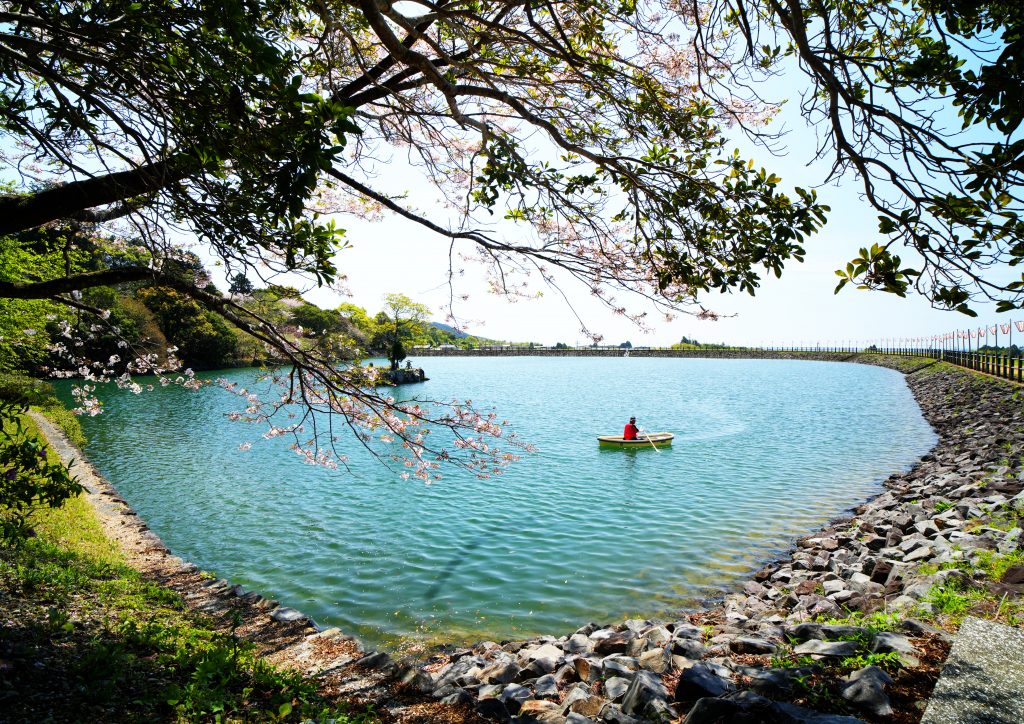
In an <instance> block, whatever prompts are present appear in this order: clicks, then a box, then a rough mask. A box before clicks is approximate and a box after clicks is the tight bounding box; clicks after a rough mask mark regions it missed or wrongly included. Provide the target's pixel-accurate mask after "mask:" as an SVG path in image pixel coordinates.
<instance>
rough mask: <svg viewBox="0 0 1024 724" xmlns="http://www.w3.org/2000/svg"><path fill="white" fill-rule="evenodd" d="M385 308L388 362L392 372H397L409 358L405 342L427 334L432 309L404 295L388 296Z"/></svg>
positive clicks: (386, 296)
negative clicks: (401, 364)
mask: <svg viewBox="0 0 1024 724" xmlns="http://www.w3.org/2000/svg"><path fill="white" fill-rule="evenodd" d="M384 308H385V311H384V312H383V314H384V315H385V318H386V319H387V323H386V324H387V330H386V332H385V333H384V334H385V336H386V338H387V340H388V345H387V350H388V362H389V363H390V364H391V369H392V370H397V369H398V364H399V362H401V361H402V360H404V359H405V358H406V356H407V355H406V352H405V345H404V342H407V341H410V340H412V339H413V338H414V337H416V336H418V335H422V334H423V333H424V332H425V328H426V325H427V320H429V319H430V307H428V306H426V305H425V304H420V303H419V302H414V301H413V300H411V299H409V297H407V296H405V295H404V294H386V295H385V296H384Z"/></svg>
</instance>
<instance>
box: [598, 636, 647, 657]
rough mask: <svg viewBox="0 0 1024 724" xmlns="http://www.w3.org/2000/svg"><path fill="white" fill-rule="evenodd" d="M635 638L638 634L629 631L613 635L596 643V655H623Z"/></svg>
mask: <svg viewBox="0 0 1024 724" xmlns="http://www.w3.org/2000/svg"><path fill="white" fill-rule="evenodd" d="M592 638H593V637H592ZM635 638H636V634H634V633H633V632H632V631H629V630H626V631H621V632H618V633H613V634H611V635H610V636H606V637H604V638H600V639H597V640H596V641H594V653H596V654H599V655H601V656H608V655H609V654H623V653H625V652H626V650H627V649H628V648H629V645H630V643H631V642H632V641H633V639H635Z"/></svg>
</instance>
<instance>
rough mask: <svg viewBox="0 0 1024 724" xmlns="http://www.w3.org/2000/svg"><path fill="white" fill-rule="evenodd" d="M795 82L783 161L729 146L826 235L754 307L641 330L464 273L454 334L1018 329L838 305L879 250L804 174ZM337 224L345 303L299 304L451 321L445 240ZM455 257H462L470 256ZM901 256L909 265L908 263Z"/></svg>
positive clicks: (816, 167) (625, 336) (416, 190)
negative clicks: (860, 255) (405, 310)
mask: <svg viewBox="0 0 1024 724" xmlns="http://www.w3.org/2000/svg"><path fill="white" fill-rule="evenodd" d="M798 82H799V81H798V80H796V79H793V76H792V74H791V76H790V78H783V79H782V80H781V81H777V83H778V84H779V90H778V91H777V92H776V95H785V96H788V97H790V98H791V101H790V102H789V103H788V104H786V105H785V106H783V109H782V112H781V113H780V114H779V116H778V117H777V119H776V124H775V126H774V127H773V129H774V130H779V129H780V128H784V129H788V133H787V135H786V136H785V138H784V140H783V145H784V146H785V147H786V148H787V155H785V156H782V157H778V156H772V155H771V154H770V153H769V152H768V151H767V150H765V149H763V148H755V147H754V146H753V145H752V144H750V143H749V142H747V141H746V140H745V139H743V138H742V137H739V136H737V138H736V144H735V145H736V147H738V148H740V149H741V153H743V154H744V155H745V156H746V157H748V158H750V157H752V158H754V159H755V162H756V163H757V165H759V166H764V167H765V168H766V169H768V170H769V171H770V172H774V173H776V174H777V175H779V176H781V177H782V179H783V181H782V184H781V188H783V189H790V190H791V189H792V187H794V186H802V187H804V188H816V189H817V191H818V195H819V199H820V200H821V201H822V202H823V203H826V204H828V205H830V206H831V207H832V211H831V213H830V215H829V220H828V223H827V225H826V226H825V228H824V229H823V230H822V231H821V232H819V233H818V234H816V235H815V236H813V237H811V238H810V239H808V240H806V243H805V249H806V259H805V262H804V263H803V264H799V263H796V262H790V263H789V265H788V266H787V267H786V268H785V270H784V272H783V275H782V278H781V279H775V278H774V276H771V277H765V278H764V279H763V283H762V286H761V288H760V290H759V291H758V292H757V296H756V297H750V296H748V295H746V294H745V293H743V294H738V293H734V294H725V295H722V294H719V293H717V292H716V293H714V294H711V295H708V296H705V297H703V298H702V300H701V301H702V302H703V304H704V305H705V306H706V307H707V308H709V309H711V310H712V311H714V312H716V313H718V314H719V315H721V316H720V318H719V319H718V320H698V319H696V318H695V317H693V316H689V315H681V316H679V317H677V318H676V319H675V320H673V321H666V320H665V319H664V318H663V315H661V314H660V313H658V312H656V311H655V310H653V309H651V314H650V317H649V321H648V325H649V327H650V329H647V330H643V329H640V328H638V327H637V326H636V325H634V324H633V323H631V322H630V321H628V320H626V319H624V318H622V317H619V316H616V315H615V314H614V313H613V312H611V311H610V310H608V309H607V308H605V307H604V306H603V305H601V304H600V303H598V302H597V301H596V300H594V299H593V298H591V296H590V294H589V292H588V290H586V289H585V288H583V287H581V286H580V285H579V284H577V283H573V282H572V281H566V282H565V284H564V286H563V291H565V292H566V294H567V296H568V297H569V300H570V302H571V304H572V307H570V305H569V304H567V303H566V301H565V300H563V299H562V298H561V296H560V295H559V293H558V292H556V291H554V290H545V291H544V293H543V296H540V297H537V298H533V299H516V300H509V299H507V298H505V297H502V296H497V295H494V294H492V293H490V292H488V291H487V285H486V281H485V276H486V275H485V271H484V270H483V269H481V268H473V267H472V266H470V267H468V268H467V271H466V274H465V275H464V276H463V277H461V278H459V279H458V280H457V282H456V288H455V293H456V294H466V295H468V300H467V301H462V302H457V303H456V305H455V307H454V312H455V316H456V318H457V321H458V326H460V327H461V328H462V329H464V330H465V331H467V332H470V333H473V334H478V335H481V336H485V337H490V338H493V339H500V340H509V341H519V342H530V341H532V342H538V343H542V344H550V345H553V344H555V343H557V342H564V343H567V344H570V345H572V344H589V342H590V340H589V339H588V338H587V336H586V335H585V334H584V333H583V332H582V330H581V327H582V326H583V324H585V325H586V327H587V328H588V329H589V330H591V331H593V332H596V333H598V334H600V335H602V337H603V342H602V343H604V344H619V343H621V342H624V341H629V342H631V343H632V344H633V345H634V346H640V345H647V346H667V345H670V344H673V343H676V342H678V341H680V339H681V338H682V337H684V336H685V337H689V338H691V339H696V340H699V341H701V342H724V343H729V344H737V345H801V346H805V345H813V344H863V345H867V344H871V343H876V342H878V341H879V340H883V339H886V338H900V337H917V336H925V335H932V334H938V333H942V332H947V331H952V330H954V329H967V328H971V327H976V326H977V325H978V324H981V323H984V322H988V323H990V324H991V323H994V322H996V321H1003V322H1006V321H1009V319H1011V318H1013V319H1018V318H1020V319H1024V314H1021V313H1018V314H1017V315H1016V316H1014V315H1006V314H1003V315H996V314H995V312H994V310H993V308H992V307H991V306H989V307H983V306H982V307H976V309H977V311H978V312H979V314H980V317H979V319H977V320H972V319H970V318H968V317H966V316H964V315H962V314H959V313H955V312H948V311H940V310H935V309H932V308H931V306H930V304H929V303H928V302H927V300H925V299H923V298H921V297H917V296H910V297H908V298H906V299H901V298H899V297H896V296H895V295H891V294H884V293H881V292H868V291H862V290H857V289H855V288H852V287H847V288H846V289H844V290H843V291H842V292H840V293H839V294H838V295H835V294H834V293H833V290H834V288H835V285H836V283H837V281H838V278H837V277H836V276H835V273H834V272H835V270H836V269H838V268H840V267H843V266H845V265H846V262H847V261H849V260H850V259H852V258H853V257H854V256H856V254H857V250H858V249H859V248H861V247H863V246H870V245H871V244H872V243H875V242H880V241H882V240H883V239H882V237H881V236H880V235H879V234H878V233H877V214H876V212H874V211H873V210H872V209H870V208H869V207H868V205H867V203H866V202H864V201H863V200H862V199H861V198H860V197H859V194H858V190H857V182H856V180H855V179H853V178H852V177H851V178H846V179H843V180H842V182H841V183H840V184H838V185H829V186H820V185H819V184H820V183H821V181H822V180H823V179H824V178H825V177H826V175H827V171H828V167H827V165H826V164H825V163H822V162H818V163H813V164H812V163H809V162H810V161H811V160H812V159H813V156H814V151H815V147H814V142H815V135H814V133H813V132H812V131H809V130H808V128H807V126H806V124H805V122H804V120H803V119H802V118H801V117H800V115H799V109H798V100H797V97H796V87H797V83H798ZM730 150H731V149H730ZM377 170H378V173H379V181H380V183H379V185H380V186H382V187H384V186H386V187H391V188H394V187H395V184H397V187H398V188H401V185H402V184H403V183H409V184H410V187H409V189H408V190H409V194H410V199H411V200H412V202H413V203H415V204H416V205H417V206H419V207H420V208H427V209H430V208H431V207H430V204H431V201H430V200H429V196H428V194H429V189H427V187H425V186H423V187H418V186H416V183H417V182H416V181H415V180H414V179H412V178H409V180H408V181H407V180H406V178H405V176H406V175H408V171H409V169H408V167H407V166H405V165H404V164H393V165H392V166H390V167H389V166H383V167H379V168H378V169H377ZM337 223H338V225H339V226H341V227H343V228H345V229H346V231H347V234H346V238H347V239H348V241H349V243H350V244H351V246H350V248H347V249H345V250H342V251H341V252H340V253H339V255H338V257H337V258H336V263H337V265H338V267H339V269H340V270H341V271H342V272H343V273H344V274H345V275H346V276H347V286H348V288H349V289H350V291H351V297H349V298H343V297H340V296H338V295H336V294H333V293H332V292H330V291H327V290H324V289H314V290H311V291H310V292H308V293H307V294H306V295H305V296H306V297H307V298H308V299H309V300H310V301H312V302H314V303H316V304H319V305H320V306H323V307H333V306H336V305H337V304H339V303H341V302H343V301H348V302H351V303H354V304H357V305H359V306H361V307H364V308H366V309H367V310H368V311H369V312H371V314H372V313H375V312H377V311H379V310H380V309H381V308H382V307H383V297H384V295H385V294H387V293H389V292H400V293H403V294H406V295H407V296H409V297H410V298H412V299H413V300H415V301H417V302H421V303H423V304H426V305H427V306H428V307H430V308H431V310H432V311H433V313H434V316H433V318H434V319H435V320H436V321H448V320H446V318H445V312H444V311H442V308H443V307H444V306H445V305H446V304H447V303H448V301H449V294H450V291H449V287H448V284H447V271H448V266H449V245H450V240H449V239H446V238H444V237H440V236H436V235H433V234H432V233H431V232H429V231H427V230H426V229H424V228H422V227H420V226H418V225H415V224H413V223H412V222H409V221H406V220H403V219H399V218H387V219H385V220H381V221H376V222H369V221H363V220H359V219H353V218H352V217H348V216H345V217H339V218H338V219H337ZM462 249H463V250H466V251H468V247H462ZM458 250H459V247H456V252H458ZM898 253H899V252H898ZM901 255H902V256H903V257H904V259H905V260H906V258H907V254H901ZM542 289H543V288H542ZM619 301H621V302H624V303H627V304H628V305H629V306H630V307H631V308H633V309H640V310H644V309H648V307H645V306H644V305H643V303H642V302H641V300H639V299H637V300H630V299H629V298H628V296H627V295H625V294H623V295H620V297H619ZM577 315H578V316H579V317H580V318H581V319H582V323H583V324H581V321H580V319H577Z"/></svg>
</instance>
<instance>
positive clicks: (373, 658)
mask: <svg viewBox="0 0 1024 724" xmlns="http://www.w3.org/2000/svg"><path fill="white" fill-rule="evenodd" d="M390 661H391V657H390V656H388V655H387V654H386V653H384V652H383V651H372V652H370V653H368V654H367V655H366V656H364V657H362V658H361V659H357V660H356V662H355V666H360V667H362V668H364V669H380V668H382V667H384V666H385V665H387V664H388V662H390Z"/></svg>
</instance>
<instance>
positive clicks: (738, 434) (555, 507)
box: [65, 357, 936, 646]
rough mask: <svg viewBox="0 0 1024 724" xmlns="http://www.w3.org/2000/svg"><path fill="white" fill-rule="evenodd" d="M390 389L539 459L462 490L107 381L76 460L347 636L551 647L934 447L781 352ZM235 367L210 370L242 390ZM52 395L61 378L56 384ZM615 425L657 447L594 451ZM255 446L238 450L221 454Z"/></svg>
mask: <svg viewBox="0 0 1024 724" xmlns="http://www.w3.org/2000/svg"><path fill="white" fill-rule="evenodd" d="M423 366H424V367H425V369H426V372H427V375H428V376H429V377H430V378H431V379H430V381H429V382H426V383H424V384H421V385H416V386H407V387H406V388H404V389H402V390H399V392H398V394H400V395H403V396H407V395H412V394H415V395H417V396H423V397H425V398H433V399H454V398H458V399H472V400H473V401H474V403H476V404H477V405H480V406H491V405H493V406H495V407H496V408H497V410H498V412H499V416H500V418H504V419H508V420H509V421H510V422H511V427H512V428H513V429H514V430H515V431H517V432H518V433H519V434H520V435H521V436H522V437H523V438H524V439H525V440H527V441H529V442H531V443H533V444H534V445H536V446H537V448H538V452H536V453H533V454H529V455H526V456H524V458H523V460H522V461H520V462H519V463H516V464H515V465H514V466H513V467H512V468H510V469H509V470H508V471H507V472H506V473H505V474H504V475H502V476H500V477H495V478H491V479H487V480H480V479H477V478H475V477H473V476H472V475H471V474H468V473H465V472H463V471H460V470H455V469H452V470H448V471H444V470H442V472H445V477H444V479H443V480H442V481H440V482H437V483H435V484H433V485H431V486H426V485H424V484H423V483H421V482H418V481H415V480H402V479H400V477H399V472H400V470H391V469H389V468H387V467H385V466H384V465H382V464H381V463H380V462H378V461H377V460H376V459H374V458H373V457H372V456H370V455H369V454H367V453H365V452H364V451H362V449H361V447H360V446H359V445H358V444H355V443H354V441H351V440H349V441H345V442H344V444H345V445H347V447H348V448H350V449H349V450H347V451H346V452H348V453H349V455H350V461H351V462H350V470H349V471H348V472H345V471H330V470H327V469H323V468H318V467H311V466H308V465H305V464H303V463H302V462H301V460H300V459H299V458H298V456H296V455H295V454H294V453H292V452H289V451H288V450H287V449H286V447H287V441H286V440H285V439H284V438H279V439H276V440H271V441H263V440H260V439H259V436H260V433H262V429H259V428H255V427H252V426H248V425H246V424H244V423H238V422H230V421H228V419H227V417H226V415H227V413H229V412H231V411H235V410H238V409H239V408H240V407H241V405H240V400H239V399H238V398H237V397H235V396H233V395H231V394H228V393H226V392H224V391H223V390H220V389H219V388H217V387H216V386H211V387H208V388H206V389H204V390H203V391H201V392H198V393H196V392H189V391H186V390H181V389H178V388H174V387H170V388H164V389H157V390H156V391H154V392H152V393H144V394H142V395H139V396H135V395H132V394H130V393H127V392H124V391H119V390H116V389H112V390H109V391H107V392H106V393H105V394H104V395H102V399H104V401H105V407H106V412H105V413H104V414H103V415H100V416H99V417H96V418H86V419H83V420H82V423H83V427H84V428H85V432H86V434H87V435H88V437H89V445H88V447H87V450H86V452H87V454H88V456H89V458H90V459H91V460H92V461H93V462H94V464H95V465H96V467H97V468H98V469H99V470H100V471H101V472H102V473H103V474H104V475H105V476H106V477H107V478H108V479H109V480H110V481H111V482H112V483H113V484H114V485H115V486H116V487H117V488H118V490H119V491H120V492H121V493H122V495H124V497H125V498H126V499H127V500H128V501H129V503H131V505H132V506H133V507H134V508H135V510H136V511H138V513H139V514H140V515H141V516H142V517H143V518H145V520H146V521H147V522H148V523H149V525H150V527H151V528H152V529H153V531H154V532H156V533H157V534H158V535H159V536H160V537H161V538H162V539H163V540H164V541H165V542H166V544H167V545H168V546H169V547H170V548H171V550H172V551H173V552H174V553H176V554H178V555H180V556H182V557H184V558H186V559H188V560H190V561H193V562H195V563H197V564H198V565H199V566H200V567H202V568H204V569H206V570H209V571H211V572H214V573H216V574H217V575H218V576H221V577H224V578H228V579H229V580H231V581H232V582H234V583H242V584H244V585H245V586H246V587H247V588H252V589H255V590H257V591H259V592H260V593H262V594H263V595H265V596H267V597H270V598H275V599H277V600H279V601H281V602H282V604H284V605H287V606H292V607H294V608H298V609H299V610H301V611H303V612H304V613H307V614H308V615H310V616H312V617H313V618H314V619H315V620H316V621H317V622H318V623H320V624H322V625H335V626H339V627H341V628H342V629H343V630H345V631H346V632H350V633H354V634H357V635H359V636H360V637H361V638H363V639H364V640H365V641H367V642H368V643H369V644H371V645H384V646H388V645H395V644H397V643H398V642H399V641H401V640H403V639H410V638H411V639H429V640H436V639H442V640H447V641H453V642H467V641H473V640H480V639H485V638H486V639H496V640H497V639H503V638H510V637H525V636H529V635H534V634H540V633H550V634H554V635H561V634H564V633H567V632H570V631H572V630H574V629H575V628H576V627H578V626H579V625H581V624H583V623H585V622H587V621H599V622H611V621H615V620H618V619H621V618H623V617H626V616H640V617H650V616H656V615H658V614H664V615H671V614H672V612H678V611H680V610H686V609H688V608H692V607H694V606H695V605H697V603H698V602H699V601H700V600H702V599H704V598H706V597H709V596H715V595H720V594H721V593H722V592H724V591H727V590H729V588H730V587H731V586H734V585H735V584H736V583H737V581H738V580H740V579H741V578H742V577H744V576H746V575H749V573H750V572H751V571H752V570H754V569H755V568H756V567H758V566H759V565H760V564H761V563H762V562H764V561H765V560H766V559H768V558H770V557H772V556H774V555H777V554H778V553H779V552H781V551H784V550H785V549H786V548H787V547H788V546H789V545H790V544H791V543H792V541H793V540H794V539H795V538H796V537H798V536H800V535H802V534H805V533H808V532H810V531H813V530H814V529H816V528H817V527H819V526H821V525H822V524H823V523H825V522H827V521H828V520H829V519H831V518H833V517H835V516H836V515H838V514H841V513H843V512H844V511H846V510H848V509H849V508H851V507H853V506H855V505H857V504H859V503H860V502H862V501H863V500H865V499H866V498H868V497H870V496H871V495H873V494H875V493H877V492H879V491H880V489H881V482H882V481H883V480H884V479H885V478H886V477H887V476H888V475H890V474H891V473H893V472H896V471H900V470H905V469H907V468H909V467H910V466H911V465H912V464H913V463H914V462H915V461H916V460H917V459H918V458H919V457H920V456H921V455H923V454H924V453H925V452H927V450H928V449H930V448H931V446H932V445H933V444H934V442H935V439H936V438H935V435H934V433H933V431H932V430H931V428H930V427H929V425H928V424H927V422H926V421H925V420H924V419H923V417H922V416H921V412H920V410H919V408H918V407H917V404H916V403H915V401H914V399H913V397H912V395H911V394H910V391H909V390H908V388H907V386H906V384H905V382H904V380H903V378H902V376H901V375H900V374H898V373H896V372H893V371H891V370H887V369H882V368H879V367H873V366H868V365H855V364H843V363H831V362H811V361H792V360H720V359H719V360H711V359H707V360H705V359H664V358H636V357H631V358H541V357H498V358H473V357H462V358H458V357H454V358H453V357H439V358H428V359H426V360H424V361H423ZM255 375H256V372H255V371H254V370H231V371H229V372H226V373H217V374H210V375H203V376H205V377H208V378H213V377H218V376H225V377H227V378H229V379H231V380H235V381H239V382H241V383H242V384H244V385H249V384H250V383H251V381H252V380H253V378H254V377H255ZM65 389H66V386H65ZM630 415H636V416H637V418H638V424H639V425H640V426H641V427H642V428H646V429H648V430H651V431H659V430H667V431H671V432H674V433H675V434H676V438H675V441H674V444H673V445H672V447H671V448H667V449H663V450H660V451H658V450H654V449H646V448H645V449H638V450H607V449H599V448H598V445H597V441H596V436H597V435H599V434H621V430H622V427H623V425H624V424H625V422H626V421H627V419H628V418H629V416H630ZM252 440H255V441H256V442H255V444H254V445H253V446H252V449H250V450H248V451H242V450H240V449H239V445H240V444H242V443H243V442H247V441H252Z"/></svg>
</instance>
